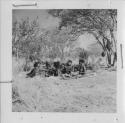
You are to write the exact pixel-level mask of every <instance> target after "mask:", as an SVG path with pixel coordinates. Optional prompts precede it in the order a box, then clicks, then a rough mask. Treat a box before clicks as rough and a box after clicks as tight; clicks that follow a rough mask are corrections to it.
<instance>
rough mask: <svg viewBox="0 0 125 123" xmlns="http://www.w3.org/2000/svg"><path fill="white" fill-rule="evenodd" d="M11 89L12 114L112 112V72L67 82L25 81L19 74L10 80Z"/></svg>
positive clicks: (104, 71) (37, 79)
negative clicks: (17, 112)
mask: <svg viewBox="0 0 125 123" xmlns="http://www.w3.org/2000/svg"><path fill="white" fill-rule="evenodd" d="M13 87H14V88H16V89H15V90H14V91H16V92H17V93H18V94H17V95H18V96H17V97H18V98H19V100H20V101H17V102H14V103H13V111H21V112H103V113H104V112H108V113H112V112H116V71H107V70H100V71H99V72H97V73H95V74H94V75H90V76H85V77H83V78H79V79H70V80H61V79H60V78H58V77H49V78H42V77H40V76H36V77H35V78H25V73H23V72H20V73H19V74H16V76H15V77H14V83H13ZM14 91H13V92H14ZM14 93H15V92H14ZM14 93H13V94H14ZM13 101H14V98H13Z"/></svg>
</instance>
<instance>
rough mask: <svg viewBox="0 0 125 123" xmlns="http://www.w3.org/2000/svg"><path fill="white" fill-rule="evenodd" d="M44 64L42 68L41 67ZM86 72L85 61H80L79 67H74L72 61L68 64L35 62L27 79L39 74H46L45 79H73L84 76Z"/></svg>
mask: <svg viewBox="0 0 125 123" xmlns="http://www.w3.org/2000/svg"><path fill="white" fill-rule="evenodd" d="M41 64H42V68H41V67H40V66H41ZM85 71H86V67H85V61H84V59H79V63H78V64H77V65H73V64H72V61H71V60H68V61H67V62H66V63H60V61H56V62H53V63H51V62H47V61H46V62H42V63H41V62H39V61H35V62H34V66H33V68H32V70H31V71H30V72H29V73H27V77H34V76H36V74H37V73H44V75H45V77H50V76H62V77H73V76H77V75H81V76H82V75H84V74H85Z"/></svg>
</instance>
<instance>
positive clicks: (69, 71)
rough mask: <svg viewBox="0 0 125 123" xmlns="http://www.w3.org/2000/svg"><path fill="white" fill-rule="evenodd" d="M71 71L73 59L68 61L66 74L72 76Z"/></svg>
mask: <svg viewBox="0 0 125 123" xmlns="http://www.w3.org/2000/svg"><path fill="white" fill-rule="evenodd" d="M71 72H72V61H71V60H68V62H67V63H66V76H67V77H70V76H71Z"/></svg>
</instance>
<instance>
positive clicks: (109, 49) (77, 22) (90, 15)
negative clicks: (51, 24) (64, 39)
mask: <svg viewBox="0 0 125 123" xmlns="http://www.w3.org/2000/svg"><path fill="white" fill-rule="evenodd" d="M49 13H50V14H51V15H53V16H55V17H58V18H60V20H61V21H60V26H59V29H60V30H61V29H62V28H63V27H70V28H71V29H72V31H71V33H72V34H76V35H81V34H83V33H84V32H88V33H91V34H93V35H94V36H95V38H96V40H97V42H98V43H99V44H100V46H101V47H102V49H103V50H104V52H105V54H106V55H107V59H108V65H109V66H111V65H114V62H115V61H116V58H115V57H114V59H113V63H112V61H111V56H112V55H114V54H116V50H117V48H116V43H117V41H116V36H115V35H116V31H117V10H114V9H108V10H107V9H105V10H98V9H97V10H91V9H83V10H81V9H77V10H50V11H49Z"/></svg>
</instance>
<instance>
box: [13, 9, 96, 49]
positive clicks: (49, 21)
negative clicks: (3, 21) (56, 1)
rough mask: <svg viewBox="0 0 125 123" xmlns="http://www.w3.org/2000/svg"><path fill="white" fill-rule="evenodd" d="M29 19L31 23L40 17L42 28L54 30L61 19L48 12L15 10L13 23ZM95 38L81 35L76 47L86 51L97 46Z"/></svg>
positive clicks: (86, 34)
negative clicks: (91, 46) (92, 45)
mask: <svg viewBox="0 0 125 123" xmlns="http://www.w3.org/2000/svg"><path fill="white" fill-rule="evenodd" d="M27 17H28V18H29V19H30V20H31V21H32V20H34V19H36V18H37V17H38V21H39V24H40V26H41V28H45V29H49V30H51V29H53V28H56V27H58V26H59V22H60V19H58V18H55V17H53V16H52V15H50V14H48V12H47V10H42V9H38V10H32V9H31V10H30V9H27V10H25V9H23V10H21V9H20V10H19V9H17V10H13V21H15V20H17V21H20V20H21V19H25V18H27ZM95 43H96V40H95V38H94V37H93V36H92V35H90V34H88V33H85V34H84V35H81V36H80V37H79V38H78V39H77V41H76V44H77V45H76V47H81V48H84V49H88V47H89V46H90V45H91V44H95Z"/></svg>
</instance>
